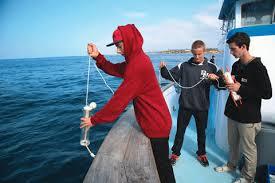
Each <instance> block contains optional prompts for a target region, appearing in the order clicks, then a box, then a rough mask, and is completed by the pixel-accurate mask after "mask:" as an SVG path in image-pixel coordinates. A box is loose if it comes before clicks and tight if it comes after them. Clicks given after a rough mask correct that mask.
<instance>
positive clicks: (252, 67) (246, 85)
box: [224, 57, 272, 123]
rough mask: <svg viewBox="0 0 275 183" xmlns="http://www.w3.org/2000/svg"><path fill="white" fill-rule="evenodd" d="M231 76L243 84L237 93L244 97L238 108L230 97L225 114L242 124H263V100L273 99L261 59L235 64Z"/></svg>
mask: <svg viewBox="0 0 275 183" xmlns="http://www.w3.org/2000/svg"><path fill="white" fill-rule="evenodd" d="M231 74H232V75H235V78H236V80H237V81H238V82H239V83H241V87H240V89H239V91H238V92H237V93H238V94H239V95H240V96H241V97H242V104H241V105H239V107H236V106H235V104H234V102H233V100H232V98H231V97H230V96H229V97H228V99H227V102H226V106H225V112H224V114H225V115H226V116H227V117H228V118H230V119H233V120H235V121H238V122H240V123H258V122H261V120H262V118H261V100H262V99H270V98H271V97H272V88H271V83H270V79H269V76H268V73H267V70H266V68H265V66H264V65H263V64H262V62H261V59H260V58H258V57H256V58H255V59H254V60H252V61H251V62H250V63H248V64H247V65H244V64H242V63H241V62H240V60H238V61H237V62H235V63H234V64H233V66H232V72H231Z"/></svg>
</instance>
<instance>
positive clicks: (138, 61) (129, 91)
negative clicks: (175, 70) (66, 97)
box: [80, 24, 175, 183]
mask: <svg viewBox="0 0 275 183" xmlns="http://www.w3.org/2000/svg"><path fill="white" fill-rule="evenodd" d="M142 44H143V38H142V36H141V34H140V32H139V31H138V29H137V28H136V27H135V26H134V25H133V24H128V25H125V26H119V27H118V28H117V29H116V30H115V31H114V33H113V43H111V44H109V45H107V46H112V45H116V47H117V53H119V54H121V55H123V56H124V57H125V61H124V62H122V63H118V64H113V63H111V62H109V61H107V60H106V59H105V57H104V56H103V55H101V54H100V53H99V51H98V50H97V48H96V46H95V45H94V44H88V48H87V49H88V54H89V55H90V56H91V57H92V58H93V59H94V60H96V64H97V66H98V67H99V68H100V69H102V70H103V71H104V72H105V73H107V74H109V75H113V76H116V77H120V78H123V82H122V84H121V85H120V86H119V88H118V89H117V91H116V92H115V93H114V95H113V96H112V98H111V99H110V101H109V102H108V103H107V104H106V105H105V106H104V107H103V108H102V109H101V110H100V111H98V112H97V113H95V114H94V115H93V116H92V117H91V118H90V119H89V118H81V121H82V123H81V126H80V127H81V128H83V127H86V126H94V125H96V124H100V123H107V122H113V121H114V120H115V119H117V118H118V116H119V115H120V114H121V113H122V112H123V110H124V109H125V108H126V107H127V105H128V104H129V102H131V101H133V105H134V110H135V115H136V119H137V122H138V124H139V125H140V127H141V130H142V131H143V133H144V134H145V135H146V136H147V137H148V138H149V139H150V141H151V146H152V150H153V154H154V157H155V162H156V165H157V170H158V174H159V176H160V181H161V182H162V183H164V182H167V183H168V182H169V183H173V182H175V178H174V173H173V169H172V166H171V164H170V162H169V146H168V139H169V133H170V130H171V123H172V122H171V121H172V120H171V116H170V113H169V110H168V107H167V104H166V102H165V100H164V97H163V94H162V92H161V89H160V86H159V84H158V81H157V78H156V75H155V71H154V68H153V65H152V63H151V60H150V58H149V57H148V56H147V55H146V54H145V53H144V52H143V50H142Z"/></svg>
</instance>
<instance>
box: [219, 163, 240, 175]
mask: <svg viewBox="0 0 275 183" xmlns="http://www.w3.org/2000/svg"><path fill="white" fill-rule="evenodd" d="M214 170H215V171H216V172H219V173H223V172H231V171H234V170H236V167H232V166H229V165H228V164H225V165H223V166H218V167H215V168H214Z"/></svg>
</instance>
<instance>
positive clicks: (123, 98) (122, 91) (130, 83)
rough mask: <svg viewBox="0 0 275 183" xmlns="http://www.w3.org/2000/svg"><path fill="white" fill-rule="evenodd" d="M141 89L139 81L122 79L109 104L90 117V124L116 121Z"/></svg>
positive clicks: (137, 79) (132, 78)
mask: <svg viewBox="0 0 275 183" xmlns="http://www.w3.org/2000/svg"><path fill="white" fill-rule="evenodd" d="M141 88H142V82H141V79H139V78H134V77H130V78H129V77H127V78H126V79H124V81H123V82H122V83H121V85H120V86H119V88H118V89H117V91H116V92H115V93H114V95H113V96H112V98H111V99H110V100H109V102H108V103H107V104H106V105H105V106H104V107H103V108H102V109H101V110H100V111H98V112H97V113H95V114H94V115H93V116H92V117H91V123H92V124H100V123H107V122H113V121H114V120H116V119H117V118H118V116H119V115H120V114H121V113H122V112H123V111H124V109H125V108H126V107H127V105H128V103H129V102H130V101H132V100H133V99H134V98H135V97H136V96H137V94H138V92H139V91H140V89H141Z"/></svg>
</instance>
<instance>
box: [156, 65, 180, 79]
mask: <svg viewBox="0 0 275 183" xmlns="http://www.w3.org/2000/svg"><path fill="white" fill-rule="evenodd" d="M160 73H161V76H162V77H163V78H165V79H168V80H170V81H173V82H174V80H173V78H174V79H175V80H176V81H177V82H179V79H180V75H181V74H180V68H179V66H176V67H173V68H172V69H171V70H170V73H171V75H172V76H173V78H172V77H171V75H170V74H169V72H168V68H167V67H162V68H161V70H160Z"/></svg>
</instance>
